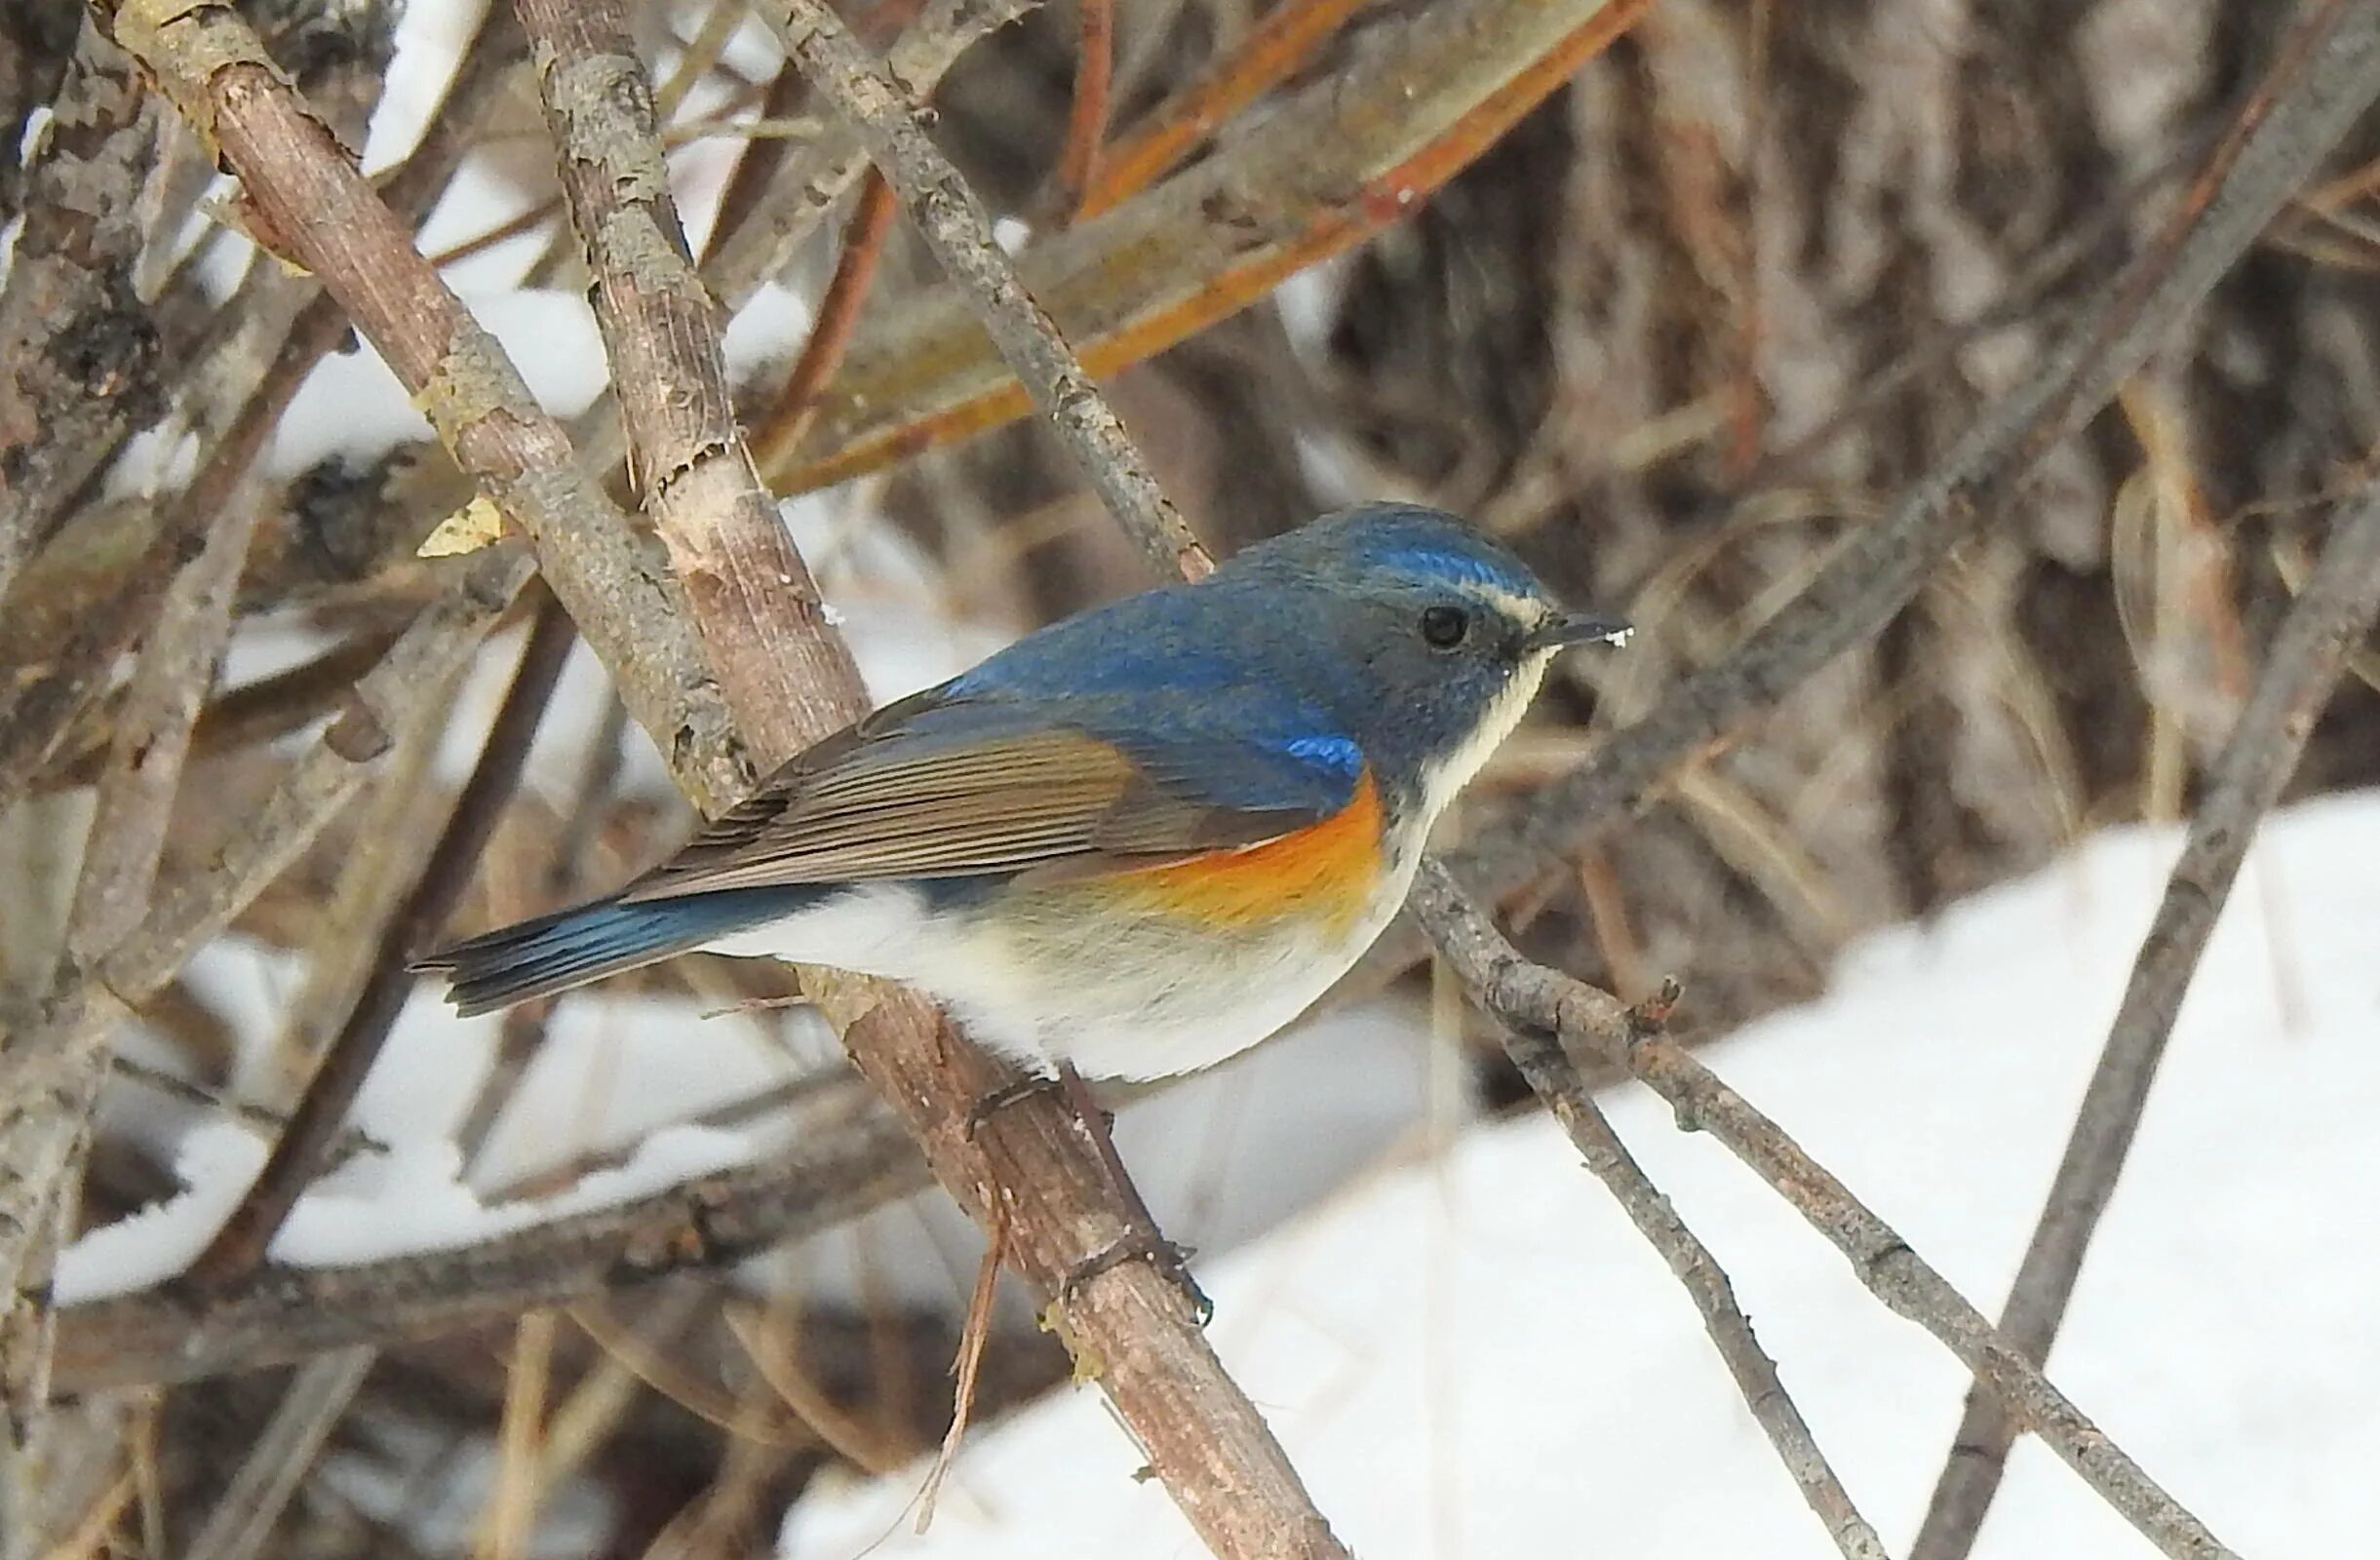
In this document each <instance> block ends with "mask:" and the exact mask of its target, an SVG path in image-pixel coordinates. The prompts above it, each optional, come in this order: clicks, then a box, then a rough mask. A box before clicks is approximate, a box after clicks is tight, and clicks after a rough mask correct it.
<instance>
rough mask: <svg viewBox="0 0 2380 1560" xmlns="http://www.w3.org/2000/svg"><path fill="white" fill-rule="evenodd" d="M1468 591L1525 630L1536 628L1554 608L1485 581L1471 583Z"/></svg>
mask: <svg viewBox="0 0 2380 1560" xmlns="http://www.w3.org/2000/svg"><path fill="white" fill-rule="evenodd" d="M1468 589H1469V591H1470V594H1471V595H1472V596H1474V597H1475V598H1477V599H1478V600H1480V601H1483V602H1485V603H1487V604H1489V605H1490V606H1493V607H1495V608H1496V609H1497V610H1499V611H1501V612H1502V613H1503V614H1504V616H1506V617H1508V618H1511V619H1512V620H1513V621H1514V622H1516V623H1519V624H1520V625H1521V626H1522V627H1524V628H1535V627H1537V626H1538V625H1539V624H1540V623H1542V622H1544V621H1545V619H1546V618H1547V617H1548V616H1550V615H1552V611H1553V608H1552V607H1551V605H1549V604H1547V603H1544V602H1541V601H1540V600H1538V599H1537V598H1536V597H1534V596H1523V595H1520V594H1519V593H1518V592H1516V591H1508V590H1505V589H1504V588H1503V587H1502V586H1500V585H1491V584H1489V583H1488V582H1487V581H1485V580H1473V581H1471V582H1470V583H1469V586H1468Z"/></svg>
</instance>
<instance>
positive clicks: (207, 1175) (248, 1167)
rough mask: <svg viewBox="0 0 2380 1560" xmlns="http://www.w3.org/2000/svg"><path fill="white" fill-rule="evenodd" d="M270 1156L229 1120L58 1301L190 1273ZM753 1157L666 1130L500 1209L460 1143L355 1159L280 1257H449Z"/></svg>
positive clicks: (82, 1255)
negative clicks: (480, 1187) (620, 1161)
mask: <svg viewBox="0 0 2380 1560" xmlns="http://www.w3.org/2000/svg"><path fill="white" fill-rule="evenodd" d="M264 1152H265V1149H264V1145H263V1144H262V1143H261V1142H260V1141H258V1140H257V1139H256V1138H255V1137H254V1135H252V1134H250V1133H249V1132H248V1131H247V1130H246V1129H244V1128H242V1127H238V1126H234V1125H230V1124H228V1123H222V1122H216V1123H212V1124H210V1125H208V1126H204V1127H201V1128H199V1129H198V1130H196V1131H194V1132H193V1133H191V1135H190V1136H189V1138H188V1139H186V1140H185V1141H184V1147H183V1151H182V1153H181V1155H180V1156H179V1157H178V1158H177V1160H176V1165H175V1169H176V1173H177V1174H178V1175H179V1176H180V1177H181V1179H182V1181H183V1182H184V1184H185V1187H186V1189H185V1190H184V1191H183V1192H182V1193H181V1194H180V1195H178V1196H176V1197H173V1198H170V1199H168V1200H167V1201H165V1202H161V1203H157V1204H155V1205H153V1206H151V1207H148V1208H144V1209H142V1210H141V1211H140V1212H139V1213H137V1214H134V1215H133V1216H132V1217H130V1218H128V1219H122V1220H119V1221H117V1222H116V1223H114V1224H112V1225H108V1226H106V1227H104V1228H99V1229H95V1230H93V1231H91V1232H90V1233H89V1234H86V1235H84V1236H83V1237H82V1238H81V1239H79V1240H77V1241H76V1242H75V1243H74V1244H73V1245H72V1246H70V1247H68V1248H67V1249H66V1250H65V1251H63V1252H61V1253H59V1260H58V1268H57V1292H58V1298H59V1300H60V1301H65V1302H72V1301H83V1300H96V1299H98V1298H99V1297H101V1296H104V1295H113V1294H121V1293H123V1292H125V1291H127V1290H132V1289H140V1288H145V1287H146V1286H148V1285H150V1284H154V1283H157V1282H159V1281H160V1280H162V1279H165V1278H167V1277H170V1276H172V1275H173V1274H175V1273H177V1272H179V1271H181V1270H182V1268H184V1267H188V1266H189V1264H190V1261H191V1259H192V1258H194V1257H196V1256H197V1255H198V1253H199V1252H200V1250H201V1249H203V1248H204V1247H205V1246H206V1244H207V1241H208V1239H209V1238H210V1237H212V1236H213V1235H214V1233H215V1230H216V1229H217V1228H220V1227H221V1225H222V1223H223V1220H224V1219H225V1218H227V1217H228V1216H229V1215H230V1213H231V1210H232V1208H233V1207H235V1206H236V1205H237V1204H238V1202H239V1200H240V1196H241V1194H242V1193H243V1192H245V1191H246V1190H247V1189H248V1187H249V1184H250V1183H251V1182H253V1181H254V1179H255V1177H256V1172H257V1171H258V1170H259V1169H261V1168H262V1167H263V1164H264ZM751 1157H752V1145H751V1143H750V1141H749V1140H747V1139H746V1138H744V1137H743V1136H742V1135H741V1134H738V1133H733V1132H721V1131H717V1130H714V1129H712V1128H709V1127H699V1126H674V1127H665V1128H663V1129H662V1130H661V1131H658V1132H656V1133H654V1134H653V1135H652V1136H651V1137H649V1138H646V1139H645V1140H644V1142H643V1143H641V1144H639V1145H638V1146H637V1151H636V1153H635V1155H634V1156H633V1157H632V1158H631V1159H630V1160H629V1161H628V1162H627V1163H626V1164H624V1165H622V1166H620V1167H619V1168H618V1169H616V1170H602V1171H597V1172H595V1173H594V1174H591V1175H588V1176H586V1177H584V1178H583V1179H581V1180H580V1181H579V1182H578V1183H577V1184H576V1185H575V1186H573V1187H572V1188H571V1189H569V1190H567V1191H566V1192H563V1193H562V1194H560V1195H558V1196H554V1197H547V1198H541V1199H537V1200H534V1201H521V1202H506V1203H498V1204H495V1205H492V1206H491V1205H488V1204H486V1203H483V1202H481V1201H480V1199H479V1198H478V1197H477V1196H476V1195H474V1194H473V1193H472V1191H471V1189H469V1188H468V1187H466V1186H464V1185H463V1184H462V1182H461V1180H460V1179H459V1177H458V1171H459V1170H460V1168H461V1154H460V1152H459V1151H458V1150H456V1149H455V1147H454V1146H453V1145H452V1144H450V1143H437V1142H416V1143H408V1144H400V1145H397V1146H395V1147H394V1148H392V1149H391V1150H390V1151H389V1152H387V1153H385V1154H377V1153H366V1154H359V1155H357V1156H356V1157H355V1158H353V1159H351V1160H349V1161H348V1162H347V1163H346V1164H345V1165H343V1166H341V1167H340V1169H339V1170H338V1172H337V1173H336V1174H335V1175H332V1176H330V1177H327V1178H325V1179H324V1180H323V1181H322V1182H321V1183H320V1184H318V1185H316V1186H315V1187H313V1188H312V1189H309V1190H308V1191H307V1192H306V1194H305V1195H304V1196H302V1197H300V1198H298V1199H297V1206H296V1207H294V1208H293V1209H292V1210H291V1211H290V1217H289V1222H288V1223H287V1224H285V1225H284V1226H283V1227H282V1229H281V1233H280V1234H279V1235H278V1236H276V1237H275V1238H274V1240H273V1243H272V1246H271V1249H270V1254H271V1257H272V1260H273V1261H275V1262H277V1263H284V1264H287V1265H289V1266H291V1267H349V1266H352V1265H354V1264H357V1263H366V1262H373V1261H377V1260H379V1259H381V1258H384V1257H395V1256H401V1255H404V1254H407V1253H410V1252H417V1251H436V1250H442V1249H445V1248H447V1247H451V1246H460V1245H465V1244H467V1243H469V1242H471V1241H475V1240H485V1239H488V1238H489V1237H491V1236H494V1235H500V1234H503V1233H506V1232H508V1231H510V1230H515V1229H520V1228H526V1227H527V1226H529V1225H533V1224H539V1223H543V1222H545V1221H547V1220H550V1219H557V1218H561V1217H563V1216H565V1215H567V1214H574V1213H584V1212H587V1211H589V1210H590V1209H595V1208H606V1207H611V1206H613V1205H615V1204H618V1203H623V1202H627V1201H630V1200H632V1199H634V1198H637V1197H642V1196H646V1195H649V1194H650V1193H652V1192H656V1191H659V1190H661V1189H664V1188H667V1187H671V1186H675V1185H677V1184H678V1183H680V1182H682V1181H689V1180H692V1179H694V1178H695V1177H697V1176H704V1175H708V1174H710V1173H711V1172H713V1171H715V1170H722V1169H725V1168H726V1167H728V1166H730V1165H735V1164H741V1163H744V1162H746V1161H747V1160H749V1159H750V1158H751Z"/></svg>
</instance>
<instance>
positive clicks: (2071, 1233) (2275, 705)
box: [1910, 487, 2380, 1560]
mask: <svg viewBox="0 0 2380 1560" xmlns="http://www.w3.org/2000/svg"><path fill="white" fill-rule="evenodd" d="M2375 614H2380V487H2373V488H2371V489H2370V490H2369V491H2367V492H2366V493H2365V494H2364V496H2363V497H2362V499H2361V500H2360V502H2359V503H2358V504H2357V505H2356V506H2355V508H2354V509H2353V510H2352V511H2351V512H2350V513H2348V514H2347V515H2346V516H2344V517H2343V518H2342V519H2341V520H2340V521H2339V522H2338V523H2337V526H2336V528H2335V529H2334V531H2333V533H2332V535H2331V538H2330V542H2329V545H2328V546H2326V547H2325V548H2323V550H2322V557H2321V563H2320V564H2319V565H2316V567H2315V571H2314V574H2313V577H2312V578H2310V579H2309V580H2308V581H2307V582H2306V588H2305V591H2304V592H2303V594H2301V595H2300V596H2299V597H2298V598H2297V601H2296V603H2295V604H2293V605H2292V606H2291V607H2290V608H2289V614H2288V616H2287V618H2286V619H2284V620H2283V621H2282V625H2281V631H2280V633H2279V634H2277V635H2276V636H2274V640H2273V649H2272V653H2271V655H2270V656H2269V657H2268V658H2267V659H2266V662H2265V666H2264V671H2263V673H2262V674H2261V675H2260V676H2259V677H2258V678H2257V680H2256V686H2255V689H2254V691H2253V692H2252V693H2251V694H2250V695H2249V697H2248V701H2247V704H2246V706H2245V708H2243V710H2242V711H2241V712H2240V720H2239V723H2238V724H2237V725H2235V726H2233V727H2232V731H2231V735H2230V736H2229V737H2228V738H2226V739H2225V741H2224V744H2223V749H2222V752H2220V753H2219V754H2217V755H2216V756H2215V760H2214V763H2213V765H2212V767H2211V768H2210V769H2209V770H2208V772H2207V777H2206V794H2205V799H2204V800H2203V801H2202V802H2201V803H2200V804H2199V809H2198V815H2197V816H2196V817H2194V818H2193V819H2192V820H2191V823H2190V833H2189V836H2188V838H2187V839H2185V840H2184V841H2183V844H2182V854H2181V859H2180V860H2179V861H2177V862H2175V863H2174V865H2173V873H2172V876H2171V877H2170V878H2168V879H2167V881H2166V883H2165V897H2164V898H2163V899H2162V900H2161V901H2160V902H2159V904H2158V907H2157V918H2156V919H2155V920H2153V921H2151V922H2150V924H2149V932H2148V935H2147V937H2145V938H2144V939H2142V941H2141V945H2140V955H2139V957H2138V958H2137V959H2136V960H2135V961H2134V962H2133V965H2132V973H2131V978H2130V979H2129V980H2128V981H2127V982H2126V985H2125V989H2124V1001H2123V1004H2122V1005H2121V1006H2120V1007H2118V1008H2117V1010H2116V1021H2115V1024H2114V1026H2113V1027H2112V1028H2111V1029H2110V1030H2109V1032H2108V1036H2107V1043H2106V1045H2105V1046H2104V1047H2102V1048H2101V1050H2100V1052H2099V1060H2098V1064H2097V1065H2096V1066H2095V1067H2094V1068H2092V1070H2091V1074H2090V1083H2089V1085H2088V1087H2087V1088H2086V1089H2085V1090H2084V1093H2083V1104H2082V1106H2081V1108H2080V1109H2079V1110H2078V1111H2077V1112H2076V1114H2075V1123H2074V1132H2073V1134H2072V1135H2071V1136H2070V1137H2069V1138H2068V1139H2067V1142H2066V1153H2065V1157H2064V1158H2063V1159H2061V1160H2060V1161H2059V1163H2058V1167H2057V1176H2056V1178H2055V1179H2054V1180H2052V1181H2051V1182H2050V1184H2049V1195H2048V1200H2047V1201H2046V1203H2045V1204H2044V1206H2043V1208H2042V1213H2041V1219H2040V1221H2039V1222H2038V1223H2037V1224H2036V1225H2035V1226H2034V1228H2033V1239H2032V1242H2031V1244H2029V1245H2028V1246H2027V1247H2026V1248H2025V1255H2024V1261H2023V1262H2022V1263H2021V1264H2020V1265H2018V1267H2017V1269H2016V1281H2015V1283H2014V1284H2013V1286H2011V1288H2010V1290H2009V1303H2008V1306H2007V1308H2006V1309H2005V1310H2003V1311H2002V1313H2001V1317H2000V1331H2001V1336H2002V1337H2003V1338H2005V1339H2006V1340H2007V1341H2008V1342H2009V1344H2010V1345H2013V1346H2014V1347H2016V1348H2018V1349H2021V1350H2022V1351H2023V1352H2024V1355H2025V1357H2026V1358H2027V1359H2032V1360H2046V1359H2048V1355H2049V1345H2051V1344H2052V1343H2054V1342H2055V1341H2056V1338H2057V1330H2058V1324H2059V1323H2060V1322H2061V1321H2063V1320H2064V1319H2065V1315H2066V1305H2067V1302H2068V1301H2070V1300H2072V1299H2073V1297H2074V1286H2075V1280H2076V1279H2077V1278H2078V1277H2079V1276H2080V1275H2081V1273H2082V1270H2083V1257H2084V1254H2085V1253H2086V1252H2087V1250H2088V1249H2089V1247H2090V1237H2091V1235H2092V1233H2093V1232H2094V1231H2095V1230H2096V1229H2097V1228H2098V1227H2099V1217H2100V1215H2102V1214H2104V1213H2105V1212H2106V1211H2107V1202H2108V1198H2109V1197H2110V1196H2111V1195H2113V1194H2114V1192H2115V1189H2116V1178H2117V1177H2118V1176H2119V1175H2121V1174H2122V1173H2123V1171H2124V1160H2125V1156H2126V1153H2128V1152H2129V1151H2130V1150H2131V1146H2132V1140H2133V1138H2134V1137H2135V1136H2137V1135H2138V1133H2139V1131H2140V1118H2141V1112H2143V1111H2144V1110H2145V1109H2146V1108H2147V1106H2148V1100H2149V1089H2150V1087H2151V1085H2152V1084H2154V1083H2155V1081H2156V1078H2157V1068H2158V1064H2159V1063H2160V1062H2162V1061H2163V1060H2164V1058H2165V1042H2166V1040H2168V1039H2169V1038H2171V1037H2172V1034H2173V1019H2174V1015H2175V1014H2176V1013H2177V1012H2179V1011H2180V1009H2181V1003H2182V996H2183V994H2184V993H2186V992H2187V991H2188V990H2189V989H2190V978H2191V975H2192V973H2193V972H2195V971H2196V970H2197V968H2198V965H2199V959H2200V958H2201V957H2202V956H2204V954H2205V952H2206V941H2207V939H2208V938H2209V937H2210V936H2212V935H2213V932H2214V926H2215V920H2216V918H2217V917H2220V916H2221V915H2222V913H2223V906H2224V903H2225V902H2226V901H2227V900H2228V899H2229V898H2230V896H2231V889H2232V884H2233V882H2234V881H2235V880H2237V879H2238V878H2239V876H2240V864H2241V862H2242V861H2243V859H2244V858H2245V857H2246V855H2247V848H2248V846H2249V844H2250V843H2251V842H2253V841H2254V839H2255V838H2256V826H2257V824H2258V822H2259V821H2260V820H2261V819H2262V818H2263V817H2264V815H2265V814H2266V813H2267V812H2269V811H2271V810H2272V807H2273V804H2274V803H2275V802H2276V801H2278V800H2281V793H2282V787H2284V786H2285V785H2287V784H2288V780H2289V776H2290V775H2291V774H2292V773H2294V772H2295V771H2296V768H2297V761H2298V759H2299V757H2300V756H2301V755H2302V754H2303V753H2304V752H2305V747H2306V738H2307V737H2308V736H2309V735H2311V734H2312V732H2313V730H2314V722H2315V721H2316V719H2317V718H2318V717H2319V716H2320V715H2321V711H2322V706H2323V705H2324V704H2325V703H2327V702H2328V701H2329V698H2330V691H2331V689H2332V687H2333V686H2335V685H2336V683H2338V680H2339V673H2340V671H2341V669H2342V668H2343V667H2344V666H2345V665H2346V661H2347V656H2348V653H2349V652H2350V650H2351V649H2353V647H2354V646H2355V644H2356V643H2358V642H2359V641H2360V639H2361V638H2362V636H2363V634H2364V631H2365V630H2366V629H2368V628H2369V627H2370V625H2371V622H2372V619H2373V617H2374V615H2375ZM2020 1427H2021V1426H2020V1424H2019V1423H2018V1421H2017V1420H2016V1419H2014V1418H2012V1417H2011V1416H2010V1415H2009V1413H2008V1411H2007V1410H2006V1409H2005V1408H2004V1407H2002V1405H2001V1403H2000V1400H1999V1398H1998V1397H1997V1395H1996V1394H1994V1393H1993V1392H1990V1391H1987V1390H1986V1389H1985V1388H1984V1386H1983V1384H1981V1383H1980V1382H1978V1383H1977V1384H1975V1385H1974V1386H1973V1387H1972V1388H1970V1390H1969V1393H1968V1398H1967V1410H1966V1413H1965V1414H1964V1415H1963V1416H1962V1417H1961V1419H1960V1421H1959V1428H1958V1433H1957V1434H1956V1435H1955V1436H1954V1437H1953V1438H1952V1442H1951V1450H1950V1457H1949V1461H1948V1462H1946V1463H1945V1464H1944V1466H1943V1469H1942V1474H1941V1478H1940V1480H1939V1482H1938V1483H1936V1484H1935V1486H1934V1491H1933V1499H1932V1501H1931V1503H1930V1504H1929V1506H1928V1508H1927V1512H1926V1521H1925V1524H1924V1526H1922V1527H1921V1528H1920V1529H1919V1530H1918V1537H1917V1543H1916V1546H1915V1547H1914V1548H1913V1549H1912V1550H1911V1551H1910V1552H1911V1554H1912V1556H1913V1560H1961V1557H1963V1556H1965V1555H1966V1554H1967V1553H1968V1552H1969V1550H1970V1548H1972V1547H1973V1544H1974V1539H1975V1535H1976V1533H1977V1532H1978V1531H1980V1529H1981V1527H1982V1525H1983V1517H1984V1514H1985V1512H1987V1511H1988V1510H1989V1509H1990V1508H1991V1502H1992V1496H1993V1494H1994V1493H1995V1492H1996V1491H1997V1490H1998V1489H1999V1487H2000V1479H2001V1475H2002V1474H2003V1473H2004V1472H2005V1471H2006V1470H2007V1466H2008V1455H2009V1447H2010V1446H2011V1445H2012V1444H2013V1443H2014V1441H2015V1438H2016V1433H2017V1430H2018V1429H2019V1428H2020Z"/></svg>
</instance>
